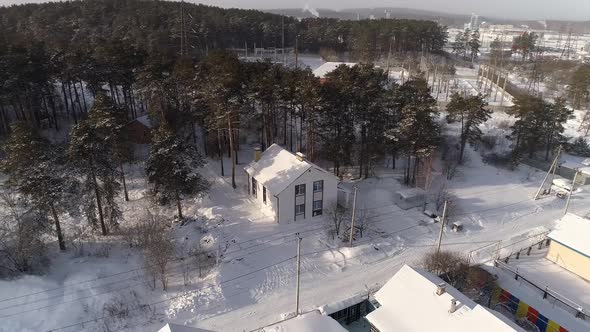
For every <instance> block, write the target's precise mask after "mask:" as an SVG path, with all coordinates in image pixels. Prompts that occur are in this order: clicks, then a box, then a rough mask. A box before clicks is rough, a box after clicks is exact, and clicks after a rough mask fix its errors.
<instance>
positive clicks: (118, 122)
mask: <svg viewBox="0 0 590 332" xmlns="http://www.w3.org/2000/svg"><path fill="white" fill-rule="evenodd" d="M124 117H125V114H124V113H123V114H122V115H121V112H119V109H118V108H117V107H115V106H114V105H113V104H112V102H111V100H110V99H109V98H108V97H107V96H106V95H104V94H102V93H100V94H98V95H97V97H96V100H95V102H94V105H93V106H92V109H91V110H90V114H89V117H88V118H87V119H85V120H83V121H81V122H80V123H78V124H77V125H75V126H74V127H73V128H72V132H71V135H70V146H69V150H68V154H69V157H70V160H71V162H72V164H73V165H74V166H75V167H76V169H77V170H78V171H79V173H80V174H81V175H82V176H83V177H85V181H84V186H83V188H85V189H86V190H88V191H87V192H86V193H85V194H86V195H87V196H90V195H91V194H93V195H94V199H95V200H96V208H97V211H98V219H99V221H100V227H101V230H102V234H103V235H107V234H108V232H109V231H108V227H107V225H106V223H105V220H104V219H105V218H104V217H105V214H106V215H107V217H108V220H109V222H110V223H111V225H116V224H117V222H118V218H120V216H121V214H120V211H119V208H118V206H117V203H116V201H115V197H116V195H117V193H118V192H119V190H120V184H119V182H118V181H117V178H118V177H119V171H118V169H117V165H118V164H119V161H118V160H117V153H116V146H117V143H116V142H117V139H118V138H119V137H120V136H121V133H120V131H121V130H122V128H123V124H124V120H123V119H124ZM91 192H92V193H91ZM85 202H86V203H85V204H91V205H92V204H94V203H93V202H90V201H88V200H86V201H85ZM84 210H85V211H87V212H90V211H91V210H92V207H91V206H85V208H84ZM87 216H88V218H89V220H91V221H92V220H93V214H87Z"/></svg>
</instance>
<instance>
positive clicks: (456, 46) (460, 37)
mask: <svg viewBox="0 0 590 332" xmlns="http://www.w3.org/2000/svg"><path fill="white" fill-rule="evenodd" d="M464 38H465V35H464V34H463V32H459V33H457V35H456V36H455V41H454V42H453V44H452V46H453V53H455V54H456V55H457V56H460V55H461V54H463V51H464V50H465V40H464Z"/></svg>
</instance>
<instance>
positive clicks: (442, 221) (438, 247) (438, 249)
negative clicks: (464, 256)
mask: <svg viewBox="0 0 590 332" xmlns="http://www.w3.org/2000/svg"><path fill="white" fill-rule="evenodd" d="M446 214H447V201H445V205H444V207H443V215H442V220H441V221H440V234H439V235H438V243H437V244H436V254H437V255H438V254H439V253H440V244H441V242H442V237H443V232H444V229H445V217H446Z"/></svg>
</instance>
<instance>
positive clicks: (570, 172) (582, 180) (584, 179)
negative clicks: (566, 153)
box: [558, 161, 590, 185]
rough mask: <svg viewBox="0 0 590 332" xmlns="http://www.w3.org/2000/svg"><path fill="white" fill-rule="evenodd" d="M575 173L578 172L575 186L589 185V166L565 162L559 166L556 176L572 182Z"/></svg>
mask: <svg viewBox="0 0 590 332" xmlns="http://www.w3.org/2000/svg"><path fill="white" fill-rule="evenodd" d="M576 171H578V172H579V173H578V176H577V177H576V185H587V184H590V166H587V165H584V164H583V163H577V162H572V161H567V162H565V163H563V164H561V165H559V169H558V174H559V175H561V176H562V177H564V178H566V179H568V180H573V179H574V175H575V174H576Z"/></svg>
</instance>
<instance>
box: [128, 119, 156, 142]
mask: <svg viewBox="0 0 590 332" xmlns="http://www.w3.org/2000/svg"><path fill="white" fill-rule="evenodd" d="M126 129H127V133H128V136H129V140H130V141H131V142H132V143H135V144H148V143H150V142H151V129H150V128H148V127H146V126H145V125H143V124H142V123H141V122H139V121H137V120H136V121H132V122H131V123H129V124H128V125H127V128H126Z"/></svg>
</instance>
